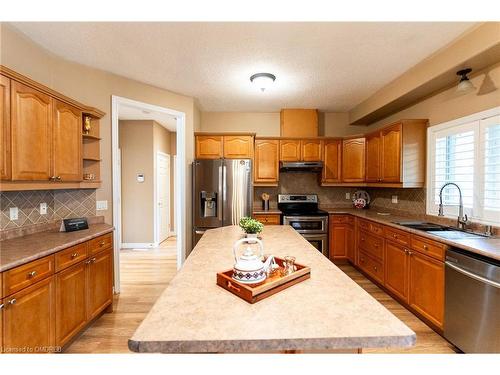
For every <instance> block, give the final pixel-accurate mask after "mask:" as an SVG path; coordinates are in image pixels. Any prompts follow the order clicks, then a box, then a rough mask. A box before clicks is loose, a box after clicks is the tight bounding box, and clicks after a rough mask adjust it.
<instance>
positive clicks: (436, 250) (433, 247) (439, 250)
mask: <svg viewBox="0 0 500 375" xmlns="http://www.w3.org/2000/svg"><path fill="white" fill-rule="evenodd" d="M411 248H412V249H413V250H416V251H418V252H420V253H422V254H425V255H428V256H430V257H433V258H435V259H439V260H443V261H444V254H445V252H446V245H445V244H442V243H439V242H435V241H432V240H429V239H427V238H424V237H420V236H417V235H414V234H413V235H412V236H411Z"/></svg>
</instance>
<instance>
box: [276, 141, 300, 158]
mask: <svg viewBox="0 0 500 375" xmlns="http://www.w3.org/2000/svg"><path fill="white" fill-rule="evenodd" d="M301 157H302V155H301V147H300V140H292V139H285V140H282V141H280V160H281V161H300V160H301Z"/></svg>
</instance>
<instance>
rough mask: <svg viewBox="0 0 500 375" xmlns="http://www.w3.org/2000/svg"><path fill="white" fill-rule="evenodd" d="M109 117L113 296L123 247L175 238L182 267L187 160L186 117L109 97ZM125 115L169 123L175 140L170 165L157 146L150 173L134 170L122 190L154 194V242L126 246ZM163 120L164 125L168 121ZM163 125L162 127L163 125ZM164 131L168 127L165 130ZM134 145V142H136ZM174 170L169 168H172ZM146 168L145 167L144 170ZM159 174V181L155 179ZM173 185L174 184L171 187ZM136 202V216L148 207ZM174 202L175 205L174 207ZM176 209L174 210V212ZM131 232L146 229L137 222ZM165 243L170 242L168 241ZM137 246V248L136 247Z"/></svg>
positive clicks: (143, 245) (167, 155)
mask: <svg viewBox="0 0 500 375" xmlns="http://www.w3.org/2000/svg"><path fill="white" fill-rule="evenodd" d="M111 102H112V113H111V116H112V118H111V128H112V129H111V133H112V164H113V225H114V227H115V237H114V266H115V267H114V272H115V274H114V290H115V293H120V290H121V287H120V279H121V278H120V271H121V270H120V251H121V249H122V248H123V245H124V244H125V245H127V244H128V245H130V246H128V247H129V248H136V247H137V248H139V249H141V248H145V249H147V248H155V247H158V246H159V245H160V242H161V241H162V240H164V239H167V238H168V237H169V236H171V235H172V234H174V235H175V248H176V265H177V269H179V268H180V267H181V265H182V264H183V262H184V260H185V257H186V249H185V238H186V233H185V223H184V220H183V217H182V212H185V207H186V199H187V198H186V191H185V189H184V188H183V186H184V185H185V183H184V182H185V178H186V169H187V168H186V162H185V160H186V157H185V152H186V150H185V142H184V140H185V137H186V135H185V132H186V129H185V114H184V113H183V112H179V111H176V110H173V109H170V108H165V107H159V106H156V105H151V104H148V103H143V102H138V101H135V100H131V99H127V98H123V97H118V96H112V100H111ZM124 113H133V114H134V116H133V119H134V120H135V119H137V120H146V119H149V118H151V117H154V116H157V117H154V118H156V119H157V120H158V118H160V120H158V121H157V122H159V123H161V122H162V121H161V119H167V120H168V119H170V120H168V121H169V122H170V123H171V125H172V126H173V127H175V138H172V140H173V142H172V148H173V149H174V150H175V156H174V159H173V161H172V156H173V155H174V154H172V155H171V154H170V153H169V152H168V151H167V152H165V150H163V149H161V148H159V149H157V148H156V145H155V146H154V148H153V149H152V150H151V160H152V164H153V165H154V166H153V167H152V171H153V173H149V174H148V173H147V172H144V170H146V169H144V170H142V169H140V168H142V167H140V168H139V167H136V169H135V170H134V171H133V182H130V181H131V180H130V179H129V180H128V182H127V185H126V186H125V189H127V188H128V187H130V186H132V185H135V186H138V185H139V184H146V183H151V185H152V187H153V190H154V193H153V194H152V196H153V198H154V201H152V202H151V204H150V205H151V207H152V209H153V213H152V215H151V217H152V218H153V222H154V224H153V225H152V226H151V227H152V231H153V238H151V240H149V241H146V242H144V243H143V242H140V241H139V242H137V243H136V242H132V243H127V242H125V241H124V237H123V234H124V233H123V225H124V220H123V209H122V204H123V199H122V198H123V196H122V195H123V188H124V186H123V185H122V180H123V179H124V173H123V171H122V164H123V163H124V157H123V154H122V150H120V118H123V117H124V116H123V115H124ZM167 120H165V121H167ZM163 125H164V124H163ZM164 127H167V126H164ZM142 138H143V134H141V136H140V137H136V138H135V140H136V141H138V140H142ZM135 143H137V142H135ZM173 163H174V166H173V167H172V164H173ZM144 168H145V167H144ZM172 169H173V170H174V171H175V172H174V173H175V176H172V174H171V173H172ZM160 174H161V178H158V176H159V175H160ZM172 182H173V184H172ZM135 198H136V199H135V201H137V202H136V203H138V204H139V205H140V209H138V211H137V212H142V211H143V210H144V207H145V206H146V205H149V203H147V202H144V199H143V197H142V195H140V194H136V195H135ZM174 202H175V205H174ZM174 206H175V209H174ZM172 223H175V231H173V230H172ZM135 227H136V228H134V229H137V228H139V232H141V231H146V230H143V228H144V227H145V226H144V225H143V223H142V222H141V221H140V220H135ZM168 241H171V239H169V240H168ZM170 243H172V241H171V242H170ZM135 245H139V246H135Z"/></svg>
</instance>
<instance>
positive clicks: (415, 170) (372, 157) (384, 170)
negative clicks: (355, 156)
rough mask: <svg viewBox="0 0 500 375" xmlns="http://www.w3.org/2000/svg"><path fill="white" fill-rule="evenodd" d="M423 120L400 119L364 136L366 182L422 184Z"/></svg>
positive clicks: (423, 160) (412, 185)
mask: <svg viewBox="0 0 500 375" xmlns="http://www.w3.org/2000/svg"><path fill="white" fill-rule="evenodd" d="M426 129H427V120H401V121H399V122H397V123H394V124H391V125H389V126H387V127H384V128H382V129H381V130H380V131H377V132H375V133H372V134H369V135H368V136H367V137H366V182H376V183H382V184H394V185H393V186H399V187H422V186H424V183H425V157H426V155H425V153H426V151H425V150H426Z"/></svg>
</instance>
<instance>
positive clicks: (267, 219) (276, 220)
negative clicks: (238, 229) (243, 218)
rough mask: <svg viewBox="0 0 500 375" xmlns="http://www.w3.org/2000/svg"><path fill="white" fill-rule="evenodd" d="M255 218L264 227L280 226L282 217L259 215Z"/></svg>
mask: <svg viewBox="0 0 500 375" xmlns="http://www.w3.org/2000/svg"><path fill="white" fill-rule="evenodd" d="M253 217H254V219H255V220H258V221H260V222H261V223H262V224H264V225H280V215H266V214H257V215H253Z"/></svg>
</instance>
